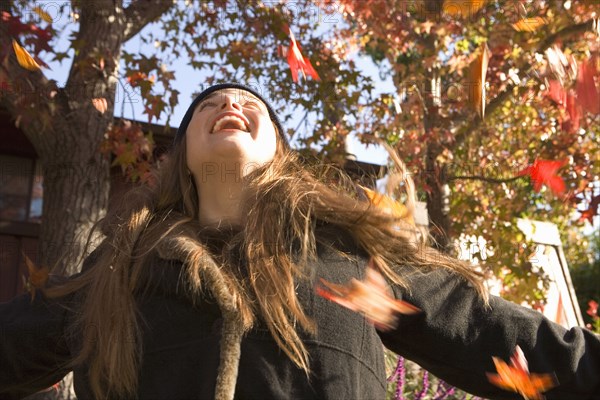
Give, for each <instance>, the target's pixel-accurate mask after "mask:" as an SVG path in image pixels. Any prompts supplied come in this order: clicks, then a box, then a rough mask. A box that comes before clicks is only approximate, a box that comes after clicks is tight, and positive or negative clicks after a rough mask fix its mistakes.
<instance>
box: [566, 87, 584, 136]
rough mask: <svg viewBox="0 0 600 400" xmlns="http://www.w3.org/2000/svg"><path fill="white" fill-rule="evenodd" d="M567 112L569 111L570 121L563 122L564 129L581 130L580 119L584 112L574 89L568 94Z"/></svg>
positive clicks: (569, 130)
mask: <svg viewBox="0 0 600 400" xmlns="http://www.w3.org/2000/svg"><path fill="white" fill-rule="evenodd" d="M567 112H568V113H569V121H565V122H563V129H564V130H566V131H568V132H575V131H578V130H579V126H580V124H579V121H580V120H581V117H582V113H581V107H580V105H579V104H578V102H577V100H576V99H575V95H574V94H573V92H572V91H570V92H569V94H568V95H567Z"/></svg>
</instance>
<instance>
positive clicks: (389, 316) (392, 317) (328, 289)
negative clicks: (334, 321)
mask: <svg viewBox="0 0 600 400" xmlns="http://www.w3.org/2000/svg"><path fill="white" fill-rule="evenodd" d="M321 284H322V285H323V286H317V288H316V291H317V294H318V295H319V296H321V297H323V298H325V299H327V300H330V301H333V302H334V303H337V304H339V305H341V306H343V307H346V308H348V309H350V310H352V311H355V312H358V313H360V314H362V315H364V316H365V318H367V320H368V321H370V322H371V323H372V324H373V325H375V328H377V329H379V330H382V331H384V330H389V329H392V328H394V327H395V324H396V314H397V313H402V314H415V313H418V312H420V311H421V310H420V309H418V308H417V307H415V306H413V305H412V304H409V303H407V302H405V301H402V300H396V299H395V298H394V297H392V295H391V291H390V289H389V287H388V286H387V283H386V281H385V279H384V278H383V276H382V275H381V274H380V273H379V272H378V271H377V270H376V269H375V267H374V261H373V259H371V260H370V261H369V266H368V267H367V269H366V278H365V280H364V281H359V280H357V279H352V280H351V281H350V282H348V284H347V285H337V284H334V283H331V282H328V281H326V280H325V279H321Z"/></svg>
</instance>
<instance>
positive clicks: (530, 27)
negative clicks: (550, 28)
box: [512, 17, 547, 32]
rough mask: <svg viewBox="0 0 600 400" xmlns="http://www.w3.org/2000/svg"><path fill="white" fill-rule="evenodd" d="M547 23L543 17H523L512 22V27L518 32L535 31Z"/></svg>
mask: <svg viewBox="0 0 600 400" xmlns="http://www.w3.org/2000/svg"><path fill="white" fill-rule="evenodd" d="M546 23H547V22H546V20H545V19H544V18H542V17H533V18H523V19H520V20H518V21H517V22H516V23H514V24H512V27H513V28H514V29H515V30H516V31H518V32H535V31H536V30H537V29H538V28H539V27H540V26H543V25H546Z"/></svg>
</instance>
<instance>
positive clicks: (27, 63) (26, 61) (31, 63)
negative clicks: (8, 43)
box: [12, 39, 41, 71]
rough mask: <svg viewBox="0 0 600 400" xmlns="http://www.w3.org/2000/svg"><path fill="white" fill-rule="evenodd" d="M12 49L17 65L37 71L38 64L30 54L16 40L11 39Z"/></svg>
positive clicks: (38, 68)
mask: <svg viewBox="0 0 600 400" xmlns="http://www.w3.org/2000/svg"><path fill="white" fill-rule="evenodd" d="M12 44H13V49H14V50H15V55H16V56H17V62H18V63H19V65H20V66H21V67H23V68H25V69H27V70H29V71H39V70H40V68H41V67H40V66H39V65H38V63H37V62H35V60H34V59H33V57H31V54H29V52H28V51H27V50H25V49H24V48H23V47H21V45H20V44H19V43H17V41H16V40H14V39H13V41H12Z"/></svg>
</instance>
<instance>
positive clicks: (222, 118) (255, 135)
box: [186, 89, 277, 177]
mask: <svg viewBox="0 0 600 400" xmlns="http://www.w3.org/2000/svg"><path fill="white" fill-rule="evenodd" d="M186 144H187V145H186V157H187V164H188V168H189V169H190V170H191V171H192V173H193V174H194V175H195V176H196V177H198V174H206V173H213V174H214V173H216V172H217V171H220V174H221V175H223V174H224V173H227V171H230V172H229V173H230V174H233V173H234V168H235V169H236V170H238V171H240V170H241V171H242V175H246V174H247V173H249V172H250V171H252V170H254V169H255V168H256V167H258V166H260V165H262V164H264V163H266V162H269V161H271V160H273V157H274V156H275V152H276V148H277V133H276V131H275V127H274V126H273V122H272V121H271V118H270V117H269V111H268V110H267V107H266V106H265V104H264V103H263V102H262V101H260V100H259V99H258V98H256V97H255V96H254V95H252V94H251V93H249V92H247V91H245V90H241V89H224V90H219V91H217V92H214V93H212V94H210V95H209V96H208V97H207V98H206V99H204V100H202V102H200V103H199V104H198V105H197V106H196V109H195V110H194V114H193V116H192V119H191V121H190V124H189V125H188V128H187V131H186ZM236 164H237V165H236Z"/></svg>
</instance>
